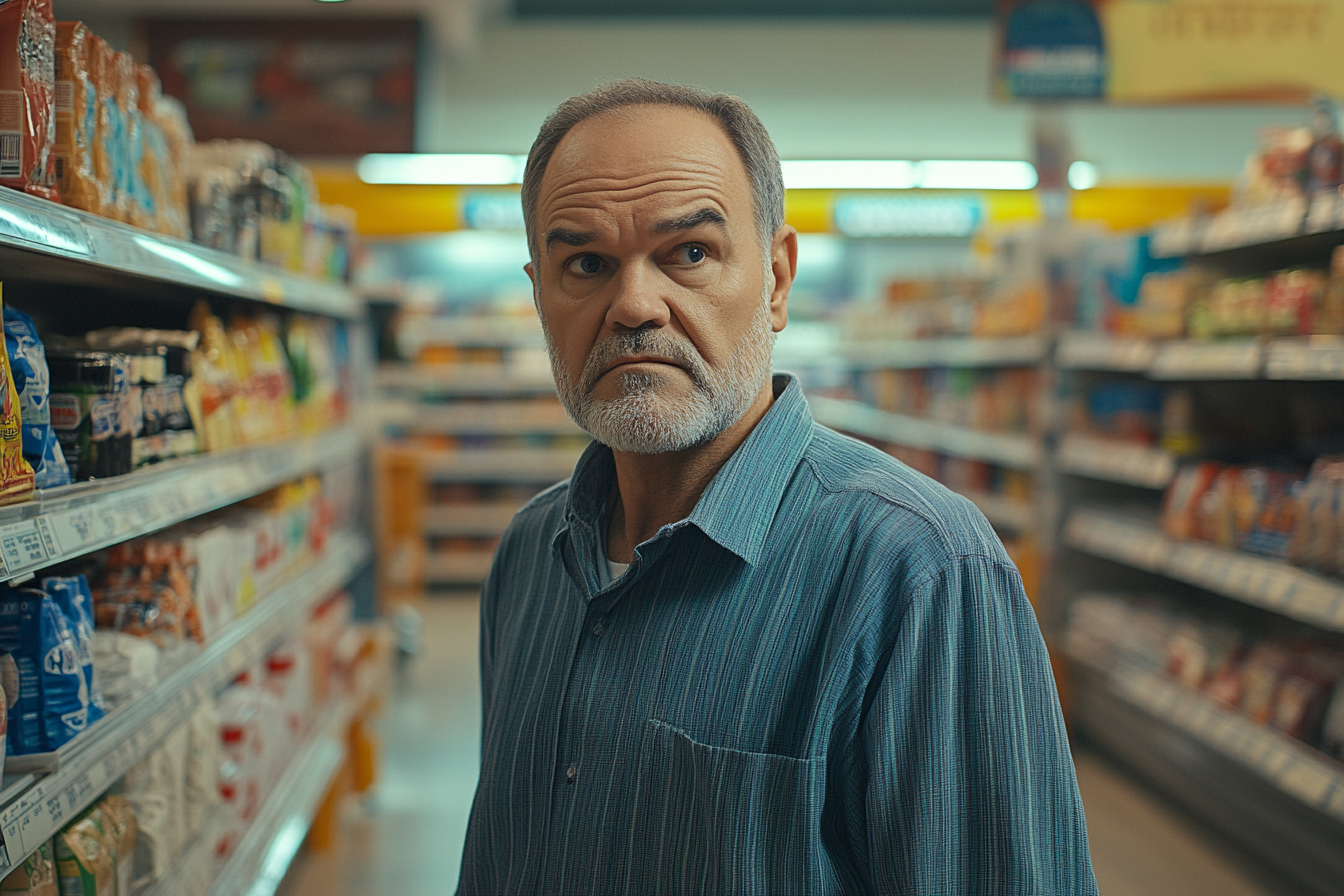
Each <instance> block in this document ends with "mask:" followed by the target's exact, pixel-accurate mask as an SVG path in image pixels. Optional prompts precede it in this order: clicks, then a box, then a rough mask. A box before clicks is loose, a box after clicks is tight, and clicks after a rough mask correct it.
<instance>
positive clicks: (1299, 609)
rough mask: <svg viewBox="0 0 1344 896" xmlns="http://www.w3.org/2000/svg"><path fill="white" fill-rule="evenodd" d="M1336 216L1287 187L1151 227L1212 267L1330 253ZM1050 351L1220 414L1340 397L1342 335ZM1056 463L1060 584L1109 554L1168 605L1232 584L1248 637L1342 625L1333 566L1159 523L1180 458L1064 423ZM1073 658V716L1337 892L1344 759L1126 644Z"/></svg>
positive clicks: (1248, 844) (1110, 568) (1100, 583)
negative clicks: (1227, 208)
mask: <svg viewBox="0 0 1344 896" xmlns="http://www.w3.org/2000/svg"><path fill="white" fill-rule="evenodd" d="M1342 215H1344V202H1340V201H1338V198H1337V197H1328V198H1327V199H1324V200H1322V201H1321V202H1320V203H1313V204H1311V205H1310V207H1309V206H1308V204H1307V203H1305V202H1298V203H1285V204H1281V205H1278V206H1275V207H1271V208H1267V209H1260V210H1256V211H1246V210H1242V211H1232V212H1227V213H1224V214H1222V215H1219V216H1217V217H1215V218H1211V219H1201V220H1188V221H1183V222H1176V223H1174V224H1172V225H1169V226H1165V227H1161V228H1158V230H1157V232H1156V233H1155V234H1154V235H1153V242H1152V245H1153V251H1154V254H1155V255H1159V256H1169V257H1174V256H1185V257H1186V258H1187V259H1189V260H1191V261H1192V262H1194V263H1196V264H1198V265H1199V266H1201V267H1203V268H1208V269H1212V270H1213V271H1216V272H1220V274H1221V276H1254V275H1263V274H1267V273H1269V272H1270V271H1273V270H1276V269H1281V268H1284V267H1288V266H1298V265H1308V266H1315V267H1324V266H1325V265H1326V263H1327V261H1328V260H1329V258H1330V253H1331V251H1332V249H1333V248H1334V247H1336V246H1339V245H1344V217H1342ZM1055 362H1056V366H1057V367H1058V368H1059V369H1060V370H1061V371H1067V372H1069V375H1072V376H1088V375H1093V374H1106V373H1109V374H1115V375H1116V377H1115V378H1118V379H1124V378H1126V377H1128V378H1130V379H1131V380H1133V379H1134V378H1141V379H1146V380H1148V381H1154V382H1165V383H1170V384H1171V385H1170V386H1165V387H1164V388H1166V389H1171V388H1180V389H1182V390H1184V391H1185V394H1186V395H1187V396H1189V398H1190V401H1191V402H1195V403H1198V402H1209V403H1210V404H1211V405H1213V406H1214V407H1217V408H1220V409H1221V410H1220V411H1219V413H1221V414H1223V415H1224V417H1226V416H1227V415H1229V414H1230V415H1241V414H1245V415H1248V416H1249V415H1254V414H1256V413H1260V410H1259V406H1260V404H1261V403H1265V402H1274V403H1282V405H1284V406H1287V405H1289V404H1290V403H1291V400H1292V399H1291V397H1290V396H1294V395H1302V396H1313V397H1314V398H1313V400H1318V401H1333V400H1336V398H1331V397H1330V396H1334V395H1335V393H1333V392H1330V391H1329V390H1331V389H1336V388H1339V387H1338V386H1335V385H1331V383H1332V382H1333V383H1338V384H1344V339H1341V338H1340V337H1337V336H1310V337H1275V338H1258V339H1236V340H1226V341H1214V342H1196V341H1190V340H1168V341H1161V340H1150V339H1138V338H1131V337H1111V336H1107V335H1104V334H1097V333H1087V332H1065V333H1061V334H1060V336H1059V339H1058V342H1057V345H1056V350H1055ZM1181 384H1184V385H1181ZM1251 396H1254V398H1253V399H1252V398H1251ZM1337 399H1344V393H1341V394H1339V395H1338V396H1337ZM1204 410H1206V411H1209V410H1210V408H1207V407H1206V408H1204ZM1234 431H1236V432H1242V430H1241V429H1237V428H1235V427H1234ZM1197 444H1198V440H1195V441H1194V442H1192V445H1197ZM1276 444H1277V443H1276ZM1214 450H1222V451H1224V452H1228V451H1231V452H1232V453H1233V455H1234V457H1235V456H1237V452H1238V451H1240V452H1241V453H1243V454H1246V455H1247V456H1248V457H1249V458H1251V459H1253V458H1254V457H1255V454H1254V449H1253V447H1252V446H1250V445H1247V446H1239V445H1231V446H1229V445H1227V444H1221V443H1220V445H1219V446H1218V448H1215V449H1214ZM1217 456H1218V455H1216V454H1215V457H1217ZM1224 459H1226V458H1224ZM1051 462H1052V463H1053V464H1054V466H1055V467H1056V469H1057V470H1058V472H1059V473H1060V474H1062V476H1063V480H1064V488H1063V489H1062V494H1063V495H1065V496H1066V509H1065V512H1064V514H1063V515H1062V518H1063V520H1064V523H1063V526H1062V530H1061V538H1060V544H1061V547H1062V548H1063V549H1064V550H1063V552H1062V554H1063V556H1062V558H1061V560H1062V562H1061V569H1060V572H1059V575H1060V582H1061V587H1062V588H1064V589H1065V590H1066V591H1069V592H1070V593H1071V594H1081V593H1086V592H1089V591H1095V590H1098V589H1107V588H1114V587H1115V583H1116V581H1117V580H1119V581H1125V580H1126V578H1127V576H1128V575H1129V574H1128V573H1125V572H1124V571H1123V570H1119V569H1117V566H1116V565H1118V566H1119V567H1123V568H1125V569H1127V570H1135V571H1139V572H1141V573H1146V574H1148V575H1149V576H1151V577H1155V578H1145V579H1141V578H1139V577H1138V576H1135V577H1134V579H1133V581H1135V582H1140V581H1141V582H1143V583H1144V584H1143V589H1144V591H1145V592H1146V593H1152V592H1154V591H1156V592H1160V593H1163V592H1164V593H1166V594H1167V595H1168V596H1169V597H1171V599H1172V602H1173V603H1172V605H1173V606H1174V607H1177V608H1179V607H1180V606H1181V604H1182V601H1185V600H1189V599H1191V598H1194V597H1196V596H1197V595H1196V593H1195V592H1192V591H1191V588H1192V587H1193V588H1194V589H1197V590H1198V592H1203V596H1199V600H1200V606H1201V608H1202V612H1203V613H1204V614H1208V613H1210V612H1217V609H1216V608H1217V607H1218V606H1219V601H1230V602H1231V603H1230V604H1229V605H1228V606H1227V607H1226V611H1225V612H1226V614H1227V616H1228V620H1229V622H1231V621H1232V620H1233V619H1236V620H1252V619H1253V620H1258V621H1257V622H1256V623H1255V626H1256V632H1257V633H1258V635H1259V636H1263V634H1265V633H1270V632H1274V631H1283V632H1296V633H1299V636H1301V637H1306V634H1307V633H1308V632H1309V631H1310V630H1311V629H1314V630H1315V631H1316V632H1318V633H1322V634H1319V635H1317V636H1316V639H1317V640H1319V639H1322V638H1325V639H1327V640H1328V638H1329V637H1330V635H1329V634H1326V633H1338V632H1344V581H1341V580H1339V579H1336V578H1333V577H1331V576H1326V575H1321V574H1318V573H1315V572H1312V571H1310V570H1307V569H1303V568H1300V567H1297V566H1293V565H1290V564H1289V563H1287V562H1285V561H1281V560H1277V559H1273V558H1270V557H1266V556H1256V555H1252V554H1248V553H1242V552H1239V551H1233V550H1227V549H1224V548H1222V547H1219V546H1217V545H1214V544H1209V543H1206V542H1201V541H1185V540H1177V539H1173V538H1171V537H1170V536H1168V535H1167V534H1166V533H1165V532H1164V531H1163V530H1162V528H1161V526H1160V525H1159V522H1158V497H1159V494H1158V493H1159V492H1160V491H1161V490H1163V489H1166V488H1167V487H1168V486H1170V485H1171V483H1172V482H1173V480H1174V478H1175V474H1176V470H1177V466H1178V462H1179V459H1178V458H1176V457H1175V456H1173V455H1172V454H1171V453H1169V452H1168V451H1165V450H1163V449H1162V448H1160V447H1150V446H1147V445H1142V444H1128V443H1121V442H1114V441H1110V440H1107V439H1101V438H1096V437H1094V436H1091V435H1087V434H1081V433H1066V434H1063V436H1062V438H1061V439H1060V440H1059V443H1058V446H1057V449H1056V451H1055V453H1054V456H1053V458H1052V460H1051ZM1098 561H1104V563H1103V562H1098ZM1164 580H1165V581H1166V582H1167V583H1169V585H1168V586H1167V587H1165V588H1164V586H1163V581H1164ZM1238 605H1244V606H1246V607H1252V608H1255V609H1256V610H1258V611H1264V612H1263V613H1259V614H1256V613H1252V612H1250V611H1247V610H1243V609H1241V606H1238ZM1275 617H1279V619H1278V620H1276V619H1275ZM1238 625H1239V626H1246V625H1250V623H1249V622H1240V623H1238ZM1304 626H1305V627H1306V628H1304ZM1262 629H1263V632H1262ZM1071 668H1072V669H1073V672H1074V674H1073V676H1072V682H1071V685H1072V686H1071V692H1072V719H1071V723H1072V726H1073V728H1074V730H1075V732H1077V733H1079V734H1080V735H1081V736H1083V737H1084V738H1086V739H1088V740H1090V741H1092V742H1094V743H1096V744H1099V745H1101V746H1102V747H1103V748H1105V749H1106V750H1107V751H1108V752H1110V753H1112V754H1113V755H1115V756H1117V757H1119V758H1120V759H1122V760H1123V761H1124V762H1125V763H1126V764H1127V765H1129V766H1130V767H1132V768H1134V769H1136V770H1138V771H1139V772H1140V773H1141V774H1143V775H1144V776H1146V777H1148V778H1149V779H1150V780H1153V781H1155V782H1156V783H1158V784H1159V786H1161V787H1162V788H1163V790H1164V791H1166V792H1168V793H1170V794H1172V795H1173V796H1175V797H1176V798H1177V799H1179V800H1180V801H1181V802H1183V803H1185V804H1186V806H1187V807H1188V808H1190V809H1191V810H1193V811H1194V812H1195V813H1196V814H1198V815H1199V816H1200V817H1202V818H1203V819H1205V820H1206V821H1207V822H1208V823H1209V824H1211V825H1213V826H1214V827H1217V828H1220V829H1221V830H1222V831H1223V832H1224V833H1226V834H1227V835H1229V836H1231V837H1232V838H1234V839H1235V840H1237V841H1239V842H1240V843H1241V844H1242V845H1243V846H1244V847H1245V848H1246V849H1247V850H1248V851H1251V852H1253V853H1254V854H1256V855H1258V856H1259V857H1260V858H1261V859H1263V860H1264V861H1266V862H1268V863H1270V864H1272V865H1275V866H1277V867H1278V868H1279V869H1280V870H1281V872H1282V873H1283V874H1284V875H1285V876H1286V877H1287V878H1289V879H1291V880H1292V881H1293V882H1294V884H1295V885H1296V886H1298V887H1299V888H1300V889H1301V891H1302V892H1311V893H1320V894H1325V893H1335V892H1338V882H1339V880H1340V879H1341V877H1342V876H1344V852H1341V850H1340V849H1339V844H1340V843H1344V765H1340V763H1339V762H1338V761H1337V760H1335V759H1333V758H1331V757H1328V756H1326V755H1325V754H1323V753H1321V752H1318V751H1317V750H1315V749H1313V748H1312V747H1310V746H1308V745H1306V744H1304V743H1302V742H1300V741H1298V740H1295V739H1293V738H1291V737H1288V736H1287V735H1285V734H1282V733H1280V732H1278V731H1276V730H1273V729H1272V728H1270V727H1267V726H1261V725H1257V724H1255V723H1254V722H1253V721H1251V720H1250V719H1249V718H1248V717H1246V716H1243V715H1242V714H1240V713H1238V712H1235V711H1233V710H1230V709H1227V708H1224V707H1223V706H1222V705H1221V704H1218V703H1217V702H1215V701H1214V700H1213V699H1212V698H1210V697H1208V696H1206V695H1204V694H1203V693H1202V692H1196V691H1194V690H1190V689H1187V688H1186V687H1183V686H1182V685H1181V684H1179V683H1177V682H1175V681H1173V680H1171V679H1170V678H1168V677H1167V676H1165V675H1163V674H1162V673H1161V672H1159V671H1157V670H1154V669H1149V668H1146V667H1139V666H1135V665H1133V664H1132V663H1131V662H1129V661H1126V660H1123V659H1122V660H1121V662H1120V663H1119V664H1118V665H1116V666H1115V667H1114V668H1106V667H1099V666H1098V665H1097V662H1096V658H1095V657H1090V656H1086V655H1079V654H1075V655H1073V656H1072V663H1071Z"/></svg>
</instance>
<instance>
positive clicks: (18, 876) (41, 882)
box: [0, 840, 61, 896]
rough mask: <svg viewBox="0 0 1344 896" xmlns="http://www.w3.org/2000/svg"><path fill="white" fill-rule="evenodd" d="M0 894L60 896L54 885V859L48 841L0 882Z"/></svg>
mask: <svg viewBox="0 0 1344 896" xmlns="http://www.w3.org/2000/svg"><path fill="white" fill-rule="evenodd" d="M0 893H7V894H9V896H61V892H60V888H59V887H58V886H57V883H56V857H55V853H54V851H53V849H52V845H51V841H50V840H48V841H46V842H45V843H43V844H42V845H41V846H39V847H38V848H37V852H35V853H33V854H32V855H30V856H29V857H28V858H26V859H24V860H23V861H22V862H20V863H19V867H17V868H15V869H14V870H13V871H11V872H9V874H8V875H7V876H6V877H5V879H4V880H3V881H0Z"/></svg>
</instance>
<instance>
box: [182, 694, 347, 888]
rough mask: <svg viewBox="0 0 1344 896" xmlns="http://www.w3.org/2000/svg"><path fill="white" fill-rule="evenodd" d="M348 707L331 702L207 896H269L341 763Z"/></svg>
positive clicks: (343, 753) (338, 702) (282, 876)
mask: <svg viewBox="0 0 1344 896" xmlns="http://www.w3.org/2000/svg"><path fill="white" fill-rule="evenodd" d="M353 711H354V705H353V703H352V702H350V701H347V700H337V701H336V702H335V703H334V704H333V705H331V706H329V707H327V709H326V710H325V711H324V712H323V713H322V717H321V719H320V720H319V721H318V724H317V726H316V727H315V729H314V732H313V734H312V735H311V736H309V738H308V739H307V741H305V742H304V744H303V745H302V746H301V747H299V749H298V751H297V752H295V754H294V758H293V759H292V760H291V762H290V764H289V767H288V768H286V769H285V773H284V775H283V776H282V777H281V778H280V781H279V782H278V783H277V784H276V786H275V788H274V789H273V790H272V791H271V793H270V795H269V796H267V797H266V801H265V802H264V803H263V804H262V806H261V810H260V811H259V812H258V813H257V817H256V818H255V819H254V820H253V822H252V825H251V826H250V827H249V828H248V829H247V833H245V834H244V835H243V838H242V840H241V841H240V842H239V844H238V846H237V848H236V849H235V850H234V851H233V854H232V855H231V856H229V859H228V861H227V862H226V863H225V864H224V867H223V868H222V869H221V870H220V873H219V877H218V879H217V880H216V881H215V885H214V886H213V887H211V888H210V890H209V896H272V894H274V893H275V891H276V889H277V888H279V886H280V881H281V880H283V879H284V876H285V871H286V870H288V868H289V864H290V862H292V861H293V859H294V856H295V854H296V853H297V852H298V851H299V847H300V846H302V845H303V838H304V837H305V836H306V835H307V833H308V827H309V825H311V824H312V821H313V817H314V816H315V815H316V814H317V809H318V807H319V806H320V805H321V804H322V798H323V797H324V796H325V795H326V792H327V788H328V787H330V786H331V781H332V779H333V778H335V777H336V772H337V771H339V770H340V767H341V763H342V762H344V761H345V752H346V746H345V744H346V732H347V731H348V729H349V727H350V719H351V717H352V714H353Z"/></svg>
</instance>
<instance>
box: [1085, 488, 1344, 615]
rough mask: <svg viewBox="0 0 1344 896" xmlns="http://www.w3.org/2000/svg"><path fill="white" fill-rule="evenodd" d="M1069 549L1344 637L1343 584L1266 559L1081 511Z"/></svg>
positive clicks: (1126, 518) (1094, 511)
mask: <svg viewBox="0 0 1344 896" xmlns="http://www.w3.org/2000/svg"><path fill="white" fill-rule="evenodd" d="M1064 541H1065V543H1066V544H1068V545H1069V546H1070V547H1073V548H1076V549H1077V550H1080V551H1084V552H1086V553H1089V554H1092V555H1094V556H1097V557H1103V558H1105V559H1108V560H1113V561H1116V562H1118V563H1123V564H1125V565H1127V566H1132V567H1134V568H1136V569H1142V570H1145V571H1147V572H1152V573H1157V574H1159V575H1164V576H1167V577H1168V578H1172V579H1175V580H1177V581H1181V582H1186V583H1188V584H1191V585H1195V586H1197V587H1200V588H1204V589H1206V590H1208V591H1212V592H1214V593H1216V594H1221V595H1223V596H1225V597H1230V598H1232V599H1233V600H1238V601H1241V602H1242V603H1246V604H1250V605H1252V606H1256V607H1260V608H1261V609H1265V610H1270V611H1272V612H1274V613H1278V614H1280V615H1282V616H1287V617H1290V618H1292V619H1296V620H1298V621H1300V622H1305V623H1308V624H1310V625H1314V626H1316V627H1317V628H1320V629H1325V630H1328V631H1336V632H1344V582H1339V581H1336V580H1334V579H1330V578H1327V577H1325V576H1321V575H1317V574H1315V573H1312V572H1308V571H1307V570H1305V569H1299V568H1298V567H1296V566H1291V565H1289V564H1287V563H1283V562H1280V561H1277V560H1272V559H1269V558H1266V557H1255V556H1252V555H1249V554H1242V553H1238V552H1236V551H1228V550H1224V549H1223V548H1220V547H1216V546H1214V545H1211V544H1204V543H1201V542H1197V541H1174V540H1172V539H1171V538H1169V537H1168V536H1167V535H1166V534H1165V533H1164V532H1163V531H1162V530H1161V529H1160V528H1159V527H1158V526H1157V525H1156V524H1155V523H1153V522H1150V521H1147V520H1143V519H1139V518H1135V517H1132V516H1127V515H1125V514H1123V513H1117V512H1114V511H1107V510H1099V509H1089V508H1083V509H1079V510H1076V511H1074V512H1073V514H1072V515H1071V516H1070V517H1069V521H1068V523H1067V525H1066V526H1065V529H1064Z"/></svg>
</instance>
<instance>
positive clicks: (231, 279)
mask: <svg viewBox="0 0 1344 896" xmlns="http://www.w3.org/2000/svg"><path fill="white" fill-rule="evenodd" d="M0 263H3V264H4V266H5V271H6V274H5V276H6V278H23V277H30V278H32V279H35V280H41V281H46V282H58V283H68V284H88V283H95V284H99V285H102V286H108V285H121V286H123V287H127V286H133V285H134V283H135V282H136V281H140V282H141V283H143V282H144V281H153V282H155V283H161V284H167V285H170V286H172V287H182V288H186V289H191V290H205V291H208V292H212V293H216V294H218V295H226V296H237V297H239V298H244V299H253V300H256V301H260V302H267V303H269V304H275V305H281V306H283V307H286V308H293V309H294V310H296V311H309V312H313V313H317V314H329V315H335V316H338V317H356V316H358V315H360V314H362V313H363V304H362V303H361V302H360V301H359V300H358V299H357V298H356V297H355V295H354V294H353V293H352V292H351V291H350V290H349V289H347V288H346V286H345V285H344V284H341V283H332V282H324V281H319V280H314V279H311V278H308V277H303V276H299V275H297V274H292V273H290V272H288V271H285V270H282V269H280V268H275V267H271V266H269V265H263V264H257V263H253V262H249V261H245V260H244V259H242V258H240V257H238V256H236V255H229V254H227V253H224V252H219V251H217V250H214V249H208V248H206V247H204V246H198V245H196V244H194V243H188V242H184V241H182V240H177V239H173V238H171V237H165V236H159V235H158V234H154V233H150V232H148V231H145V230H140V229H139V228H136V227H130V226H128V225H126V224H122V223H120V222H117V221H113V220H110V219H108V218H101V217H98V216H97V215H91V214H89V213H87V212H82V211H79V210H77V209H72V208H66V207H65V206H63V205H59V204H57V203H55V202H49V201H47V200H44V199H38V198H36V197H33V196H28V195H26V194H24V193H20V192H18V191H16V190H5V191H3V193H0Z"/></svg>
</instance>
